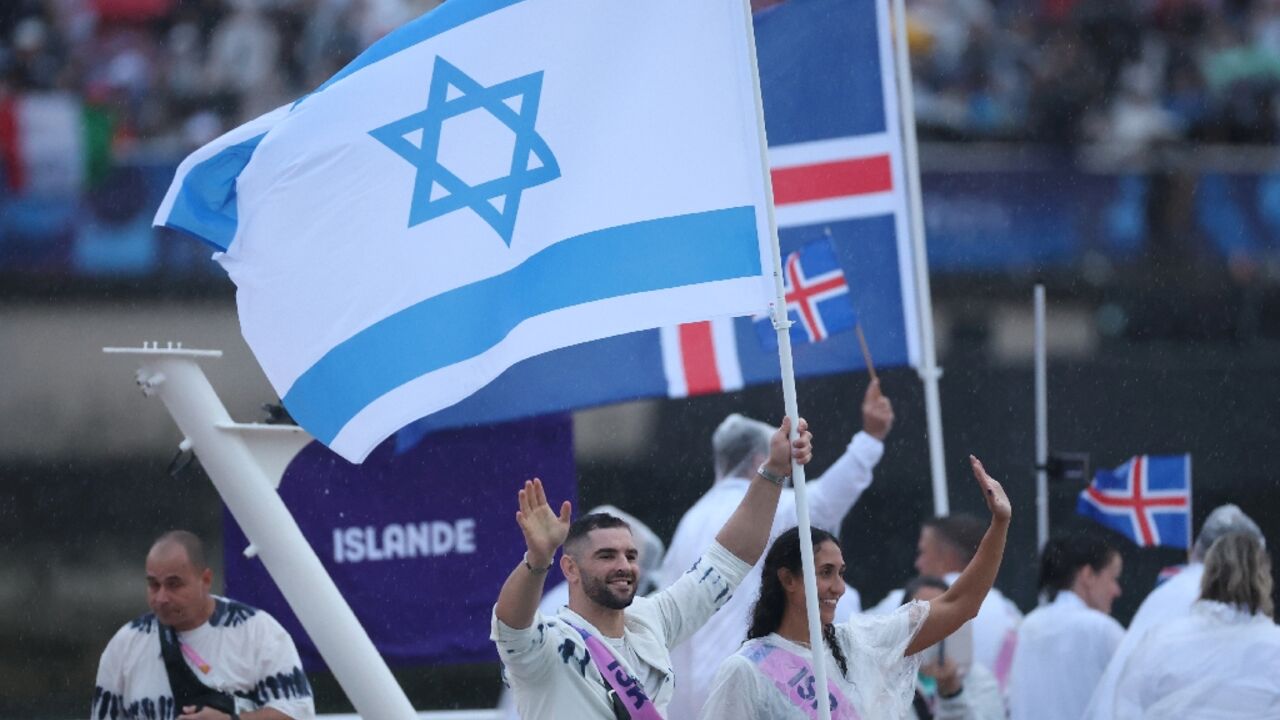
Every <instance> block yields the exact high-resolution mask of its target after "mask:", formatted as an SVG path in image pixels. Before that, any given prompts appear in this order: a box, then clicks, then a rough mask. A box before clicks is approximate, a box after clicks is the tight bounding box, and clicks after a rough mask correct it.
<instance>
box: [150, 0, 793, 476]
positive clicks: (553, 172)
mask: <svg viewBox="0 0 1280 720" xmlns="http://www.w3.org/2000/svg"><path fill="white" fill-rule="evenodd" d="M746 8H747V3H745V2H744V1H743V0H697V2H690V1H689V0H659V1H650V2H599V1H598V0H577V1H573V2H570V1H567V0H450V1H449V2H447V3H445V4H443V5H441V6H440V7H439V8H437V9H436V10H434V11H433V12H431V13H429V14H427V15H425V16H423V17H421V18H419V19H418V20H416V21H415V22H413V23H411V24H409V25H406V26H405V27H403V28H400V29H399V30H397V31H396V32H394V33H392V34H390V35H388V36H387V37H386V38H384V39H383V40H381V41H379V42H378V43H376V44H375V45H373V46H372V47H370V48H369V49H368V50H367V51H366V52H365V53H363V54H362V55H361V56H360V57H359V58H357V59H356V60H355V61H354V62H353V63H352V64H351V65H350V66H348V67H347V68H345V69H343V70H342V71H341V72H339V73H338V74H337V75H336V76H334V77H333V78H332V79H330V80H329V81H328V82H326V83H325V84H324V85H323V86H321V87H320V88H319V89H317V90H316V91H315V92H313V93H311V94H310V95H308V96H306V97H304V98H302V99H301V100H299V101H298V102H296V103H294V104H293V105H291V106H288V107H284V108H281V109H279V110H276V111H275V112H272V113H270V114H268V115H265V116H263V117H262V118H259V119H258V120H256V121H254V122H252V123H249V124H247V125H245V126H243V127H241V128H238V129H236V130H234V131H232V132H230V133H228V134H227V135H225V136H224V137H222V138H220V139H218V140H217V141H215V142H213V143H211V144H210V145H209V146H207V147H205V148H202V149H201V150H199V151H197V152H196V153H194V154H193V155H192V156H191V157H189V158H188V159H187V160H186V162H184V163H183V164H182V166H181V167H180V168H179V170H178V174H177V177H176V178H175V179H174V182H173V185H172V187H171V188H170V190H169V193H168V195H167V197H166V198H165V201H164V203H163V204H162V206H161V207H160V210H159V212H158V213H157V216H156V220H155V222H156V224H157V225H164V226H168V227H172V228H177V229H180V230H184V231H186V232H188V233H191V234H193V235H196V236H197V237H199V238H201V239H202V240H204V241H205V242H207V243H209V244H210V245H212V246H213V247H214V248H215V249H216V250H217V254H216V255H215V256H214V257H215V258H216V259H217V260H218V261H219V262H220V263H222V265H223V267H224V268H225V269H226V271H227V273H228V274H229V275H230V276H231V278H232V280H233V281H234V282H235V284H236V286H237V288H238V290H237V304H238V307H239V314H240V324H241V329H242V331H243V333H244V336H245V338H246V340H247V341H248V343H249V346H250V347H251V348H252V350H253V352H254V353H255V355H256V356H257V358H258V361H259V362H260V363H261V365H262V367H263V369H264V370H265V371H266V374H267V376H268V378H269V379H270V380H271V382H272V384H273V385H274V386H275V388H276V390H277V391H278V392H279V393H280V396H281V397H282V398H283V400H284V404H285V406H286V407H287V408H288V409H289V411H290V412H291V413H292V415H293V417H294V418H295V419H296V420H297V421H298V422H299V423H300V424H301V425H302V426H303V427H304V428H306V429H307V430H308V431H309V432H311V433H312V434H313V435H314V436H315V437H316V438H318V439H319V440H321V441H322V442H324V443H325V444H327V445H329V446H330V447H332V448H333V449H334V450H336V451H337V452H338V453H340V454H341V455H343V456H344V457H346V458H348V459H350V460H352V461H355V462H359V461H361V460H362V459H363V458H364V457H365V456H366V455H367V454H368V453H369V452H370V451H371V450H372V449H373V448H374V447H375V446H376V445H377V444H378V443H379V442H380V441H381V440H383V439H384V438H386V437H387V436H388V435H390V434H391V433H393V432H395V431H396V430H398V429H399V428H401V427H403V426H404V425H406V424H408V423H410V422H412V421H413V420H415V419H417V418H420V417H423V416H426V415H428V414H430V413H433V412H435V411H437V410H440V409H443V408H446V407H448V406H450V405H453V404H454V403H457V402H458V401H460V400H462V399H463V398H465V397H467V396H468V395H470V394H472V393H473V392H475V391H476V390H478V389H480V388H482V387H483V386H485V385H486V384H487V383H489V382H490V381H491V380H493V379H494V378H495V377H497V376H498V375H499V374H501V373H502V372H503V371H504V370H506V369H507V368H509V367H510V366H512V365H513V364H515V363H516V362H519V361H520V360H523V359H525V358H528V357H532V356H534V355H538V354H540V353H544V352H548V351H551V350H554V349H557V348H562V347H567V346H570V345H575V344H578V343H583V342H587V341H591V340H596V339H600V338H605V337H610V336H614V335H619V334H622V333H627V332H632V331H636V330H642V329H647V328H654V327H660V326H664V325H676V324H679V323H684V322H690V321H697V320H705V319H708V318H712V317H717V316H733V315H750V314H752V313H758V312H761V311H763V310H764V309H765V308H766V307H767V305H768V302H769V298H770V295H771V290H772V285H771V281H770V280H769V279H768V278H766V277H765V276H764V274H763V272H762V268H767V267H769V266H770V265H771V261H770V257H771V252H772V251H771V249H770V245H771V243H770V237H769V232H768V223H767V215H766V202H767V201H766V190H765V187H766V186H765V179H764V176H763V169H762V168H763V167H764V164H763V162H762V158H761V148H760V133H761V132H762V130H761V128H760V127H759V121H758V119H757V118H758V115H757V102H756V91H755V80H754V76H753V73H752V65H751V62H750V60H751V58H750V54H749V53H750V36H749V31H750V17H749V14H748V11H747V9H746ZM600 372H602V373H607V372H609V368H600ZM574 381H575V379H574V378H564V379H563V382H566V383H572V382H574Z"/></svg>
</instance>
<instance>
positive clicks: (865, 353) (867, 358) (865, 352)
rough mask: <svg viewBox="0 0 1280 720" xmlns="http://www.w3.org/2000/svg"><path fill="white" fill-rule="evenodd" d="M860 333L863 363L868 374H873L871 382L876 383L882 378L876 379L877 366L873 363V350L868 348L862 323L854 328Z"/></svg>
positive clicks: (859, 344) (859, 339)
mask: <svg viewBox="0 0 1280 720" xmlns="http://www.w3.org/2000/svg"><path fill="white" fill-rule="evenodd" d="M854 329H855V330H857V331H858V346H859V347H861V348H862V362H863V363H865V364H866V366H867V372H869V373H871V381H872V382H875V381H877V380H879V379H880V378H878V377H876V364H875V363H873V362H871V348H869V347H867V336H866V335H863V334H862V323H861V322H859V323H858V324H857V325H855V326H854Z"/></svg>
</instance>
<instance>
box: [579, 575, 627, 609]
mask: <svg viewBox="0 0 1280 720" xmlns="http://www.w3.org/2000/svg"><path fill="white" fill-rule="evenodd" d="M618 577H623V576H620V575H615V576H614V578H615V579H616V578H618ZM630 578H631V593H630V594H628V595H627V597H625V598H621V597H618V596H617V595H616V594H615V593H614V592H613V590H612V589H611V588H610V587H609V583H608V582H607V581H601V580H599V579H597V578H594V577H587V576H585V575H584V576H583V577H582V592H583V593H585V594H586V596H587V597H588V598H591V600H593V601H594V602H596V603H597V604H599V605H603V606H605V607H607V608H609V609H610V610H625V609H626V608H628V607H630V606H631V601H632V600H635V598H636V593H635V589H636V585H637V583H636V579H635V577H634V576H630Z"/></svg>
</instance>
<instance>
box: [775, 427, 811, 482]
mask: <svg viewBox="0 0 1280 720" xmlns="http://www.w3.org/2000/svg"><path fill="white" fill-rule="evenodd" d="M798 429H799V437H797V438H796V440H795V441H794V442H792V441H791V418H789V417H784V418H782V426H781V427H779V428H778V430H777V432H775V433H774V434H773V437H772V438H770V440H769V462H768V463H767V467H768V468H769V472H771V473H774V474H775V475H790V474H791V459H792V458H795V461H796V462H797V463H798V464H800V465H804V464H805V463H807V462H809V460H810V458H812V457H813V435H812V434H811V433H810V432H809V423H807V422H805V420H804V418H800V426H799V428H798Z"/></svg>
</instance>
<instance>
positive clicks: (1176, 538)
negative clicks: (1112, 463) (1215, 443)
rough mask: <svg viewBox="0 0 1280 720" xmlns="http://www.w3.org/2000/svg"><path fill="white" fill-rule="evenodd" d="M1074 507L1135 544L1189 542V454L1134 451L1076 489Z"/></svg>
mask: <svg viewBox="0 0 1280 720" xmlns="http://www.w3.org/2000/svg"><path fill="white" fill-rule="evenodd" d="M1076 512H1078V513H1080V514H1081V515H1084V516H1085V517H1088V518H1092V519H1094V520H1096V521H1097V522H1099V523H1101V524H1103V525H1106V526H1107V527H1109V528H1111V529H1112V530H1115V531H1117V532H1119V533H1121V534H1123V535H1125V536H1127V537H1128V538H1129V539H1130V540H1132V541H1133V542H1134V543H1135V544H1136V545H1138V546H1139V547H1154V546H1157V545H1159V546H1164V547H1174V548H1183V549H1187V548H1189V547H1190V546H1191V456H1190V455H1137V456H1134V457H1132V458H1130V459H1129V461H1128V462H1126V463H1125V464H1123V465H1121V466H1120V467H1118V468H1116V469H1115V470H1099V471H1098V472H1097V474H1096V475H1095V476H1094V479H1093V482H1092V483H1091V484H1090V485H1089V487H1087V488H1085V489H1084V490H1083V491H1082V492H1081V493H1080V499H1079V501H1078V502H1077V503H1076Z"/></svg>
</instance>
